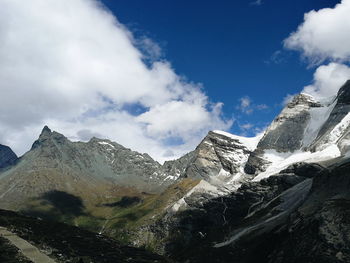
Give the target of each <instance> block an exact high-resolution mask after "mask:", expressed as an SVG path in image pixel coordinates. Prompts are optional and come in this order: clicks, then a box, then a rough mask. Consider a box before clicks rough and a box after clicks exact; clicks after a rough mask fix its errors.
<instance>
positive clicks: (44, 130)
mask: <svg viewBox="0 0 350 263" xmlns="http://www.w3.org/2000/svg"><path fill="white" fill-rule="evenodd" d="M45 132H50V133H51V129H50V128H49V127H48V126H47V125H45V126H44V128H43V129H42V131H41V134H43V133H45Z"/></svg>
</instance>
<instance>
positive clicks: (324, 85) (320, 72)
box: [303, 63, 350, 100]
mask: <svg viewBox="0 0 350 263" xmlns="http://www.w3.org/2000/svg"><path fill="white" fill-rule="evenodd" d="M349 78H350V68H349V67H348V66H346V65H343V64H338V63H330V64H328V65H323V66H320V67H318V68H317V70H316V72H315V73H314V82H313V84H312V85H309V86H306V87H305V88H304V90H303V92H305V93H308V94H311V95H312V96H314V97H315V98H317V99H319V100H322V99H323V98H329V97H332V96H335V95H336V94H337V92H338V90H339V88H340V87H341V86H342V85H343V84H344V83H345V81H346V80H348V79H349Z"/></svg>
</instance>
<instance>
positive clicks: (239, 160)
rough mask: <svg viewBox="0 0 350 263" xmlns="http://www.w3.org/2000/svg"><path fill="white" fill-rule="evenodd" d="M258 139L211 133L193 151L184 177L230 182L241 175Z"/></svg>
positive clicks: (218, 132)
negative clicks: (235, 176)
mask: <svg viewBox="0 0 350 263" xmlns="http://www.w3.org/2000/svg"><path fill="white" fill-rule="evenodd" d="M258 140H259V138H257V137H254V138H245V137H240V136H236V135H232V134H230V133H226V132H223V131H211V132H209V133H208V135H207V136H206V137H205V138H204V139H203V140H202V142H201V143H200V144H199V145H198V146H197V148H196V150H195V151H194V157H193V159H192V163H191V164H190V165H189V166H188V167H187V170H186V176H187V177H191V178H199V179H204V180H206V181H209V182H215V181H221V182H222V181H224V182H228V181H231V180H232V178H233V176H234V175H236V174H238V173H241V172H242V171H241V169H242V166H243V164H244V163H245V162H246V161H247V159H248V156H249V154H250V153H251V152H252V151H253V150H254V149H255V147H256V144H257V141H258Z"/></svg>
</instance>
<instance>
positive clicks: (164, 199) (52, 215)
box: [22, 178, 199, 246]
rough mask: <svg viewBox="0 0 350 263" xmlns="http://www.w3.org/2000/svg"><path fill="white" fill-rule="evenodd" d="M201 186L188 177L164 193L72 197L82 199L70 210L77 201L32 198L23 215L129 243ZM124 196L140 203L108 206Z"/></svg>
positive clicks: (125, 191)
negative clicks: (79, 203)
mask: <svg viewBox="0 0 350 263" xmlns="http://www.w3.org/2000/svg"><path fill="white" fill-rule="evenodd" d="M198 183H199V181H198V180H193V179H188V178H186V179H183V180H181V181H180V182H178V183H176V184H174V185H171V186H169V187H168V188H167V189H166V190H165V191H164V192H162V193H160V194H149V193H144V192H142V193H140V192H139V191H137V190H135V189H132V188H122V187H115V188H113V189H109V190H108V193H107V194H105V195H104V196H103V197H96V196H94V198H91V196H90V195H89V192H87V193H84V192H81V193H79V195H80V196H79V197H75V196H74V197H71V198H77V199H80V200H81V202H82V203H81V206H79V207H69V206H70V205H72V203H76V199H72V200H68V201H67V202H66V203H64V204H61V203H57V202H56V203H53V202H52V200H45V199H43V198H39V199H32V200H31V201H30V202H29V203H28V204H27V205H26V209H23V210H22V212H24V213H25V214H29V215H34V216H37V217H41V218H45V219H51V220H55V221H60V222H64V223H68V224H71V225H74V226H79V227H82V228H85V229H88V230H90V231H94V232H103V234H106V235H109V236H111V237H113V238H116V239H117V240H119V241H121V242H123V243H125V244H129V243H131V242H133V241H134V240H135V238H137V236H136V235H135V232H137V231H138V230H139V229H140V228H142V227H145V226H148V225H150V224H152V223H153V222H155V221H156V220H157V219H159V218H160V217H161V216H162V215H163V214H164V212H165V209H166V208H167V207H168V206H169V205H170V204H172V203H173V202H175V201H177V200H179V199H180V198H182V197H183V196H184V195H185V193H187V192H188V191H189V190H191V189H192V188H193V187H194V186H196V185H197V184H198ZM123 197H124V198H125V197H133V198H134V197H137V198H138V199H139V200H140V201H139V202H137V203H133V204H130V205H128V206H114V207H113V206H106V204H113V203H116V202H118V201H121V200H122V198H123ZM62 207H63V208H62ZM77 211H78V212H77ZM152 242H154V240H152V238H151V237H150V238H146V240H144V241H143V243H146V244H144V245H146V246H148V244H147V243H152Z"/></svg>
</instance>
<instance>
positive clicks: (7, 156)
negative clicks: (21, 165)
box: [0, 144, 17, 169]
mask: <svg viewBox="0 0 350 263" xmlns="http://www.w3.org/2000/svg"><path fill="white" fill-rule="evenodd" d="M16 160H17V155H16V154H15V153H14V152H13V151H12V149H11V148H10V147H8V146H6V145H2V144H0V169H3V168H7V167H9V166H11V165H12V164H14V163H15V162H16Z"/></svg>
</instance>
